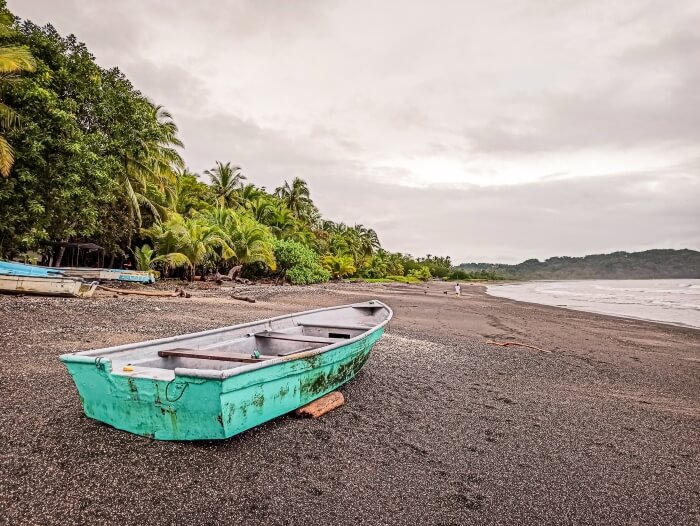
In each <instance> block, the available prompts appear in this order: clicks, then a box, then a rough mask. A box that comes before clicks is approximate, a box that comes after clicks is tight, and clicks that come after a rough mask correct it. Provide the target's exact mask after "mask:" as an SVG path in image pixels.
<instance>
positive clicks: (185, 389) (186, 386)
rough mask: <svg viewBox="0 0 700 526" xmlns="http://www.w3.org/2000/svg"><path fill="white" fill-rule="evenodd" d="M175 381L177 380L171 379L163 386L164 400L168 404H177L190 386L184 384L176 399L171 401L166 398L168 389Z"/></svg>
mask: <svg viewBox="0 0 700 526" xmlns="http://www.w3.org/2000/svg"><path fill="white" fill-rule="evenodd" d="M175 380H177V378H173V379H172V380H170V381H169V382H168V383H167V384H166V385H165V399H166V400H167V401H168V402H177V401H178V400H179V399H180V398H182V395H183V394H185V391H187V388H188V387H189V386H190V384H188V383H185V386H184V387H183V388H182V391H180V395H179V396H178V397H177V398H175V399H173V400H171V399H170V397H169V396H168V389H169V388H170V384H171V383H173V382H174V381H175Z"/></svg>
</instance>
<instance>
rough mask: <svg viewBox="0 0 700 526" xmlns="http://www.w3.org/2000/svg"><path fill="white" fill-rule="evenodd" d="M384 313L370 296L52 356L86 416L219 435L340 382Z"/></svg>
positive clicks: (181, 435) (170, 432)
mask: <svg viewBox="0 0 700 526" xmlns="http://www.w3.org/2000/svg"><path fill="white" fill-rule="evenodd" d="M391 317H392V311H391V309H390V308H389V307H388V306H387V305H385V304H384V303H382V302H380V301H377V300H373V301H367V302H363V303H355V304H352V305H342V306H338V307H330V308H325V309H317V310H312V311H307V312H301V313H296V314H288V315H285V316H279V317H276V318H270V319H267V320H262V321H257V322H253V323H247V324H243V325H236V326H233V327H224V328H221V329H214V330H209V331H204V332H199V333H194V334H185V335H182V336H175V337H172V338H164V339H160V340H153V341H148V342H143V343H133V344H129V345H120V346H118V347H110V348H106V349H97V350H91V351H83V352H77V353H71V354H64V355H62V356H61V357H60V359H61V361H62V362H63V363H64V364H65V365H66V367H67V369H68V372H69V373H70V374H71V376H72V377H73V381H74V382H75V385H76V387H77V388H78V393H79V394H80V400H81V402H82V405H83V410H84V411H85V414H86V415H87V416H88V417H90V418H94V419H95V420H99V421H101V422H104V423H106V424H109V425H111V426H113V427H115V428H117V429H121V430H124V431H129V432H131V433H135V434H138V435H142V436H147V437H151V438H155V439H158V440H211V439H224V438H229V437H231V436H233V435H236V434H238V433H241V432H242V431H245V430H246V429H250V428H252V427H254V426H257V425H259V424H262V423H263V422H266V421H268V420H271V419H273V418H275V417H277V416H280V415H283V414H285V413H288V412H290V411H293V410H295V409H297V408H299V407H301V406H303V405H306V404H308V403H309V402H312V401H313V400H315V399H317V398H320V397H321V396H323V395H325V394H327V393H330V392H331V391H334V390H336V389H338V387H340V386H341V385H343V384H344V383H346V382H347V381H348V380H350V379H351V378H353V377H354V376H355V375H356V374H357V373H358V371H359V370H360V369H361V368H362V366H363V365H364V364H365V362H366V361H367V359H368V358H369V355H370V351H371V350H372V347H373V346H374V344H375V343H376V342H377V340H379V338H380V337H381V336H382V334H383V332H384V328H385V326H386V324H387V323H389V320H390V319H391Z"/></svg>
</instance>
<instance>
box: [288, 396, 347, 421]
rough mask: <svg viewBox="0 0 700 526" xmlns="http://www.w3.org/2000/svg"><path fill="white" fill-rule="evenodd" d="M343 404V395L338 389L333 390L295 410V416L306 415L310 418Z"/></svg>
mask: <svg viewBox="0 0 700 526" xmlns="http://www.w3.org/2000/svg"><path fill="white" fill-rule="evenodd" d="M343 404H345V397H344V396H343V393H341V392H340V391H333V392H332V393H328V394H327V395H325V396H322V397H321V398H319V399H318V400H314V401H313V402H311V403H310V404H306V405H305V406H303V407H300V408H299V409H297V410H296V411H295V413H296V415H297V416H306V417H310V418H319V417H321V416H323V415H325V414H326V413H328V412H330V411H333V409H337V408H338V407H340V406H342V405H343Z"/></svg>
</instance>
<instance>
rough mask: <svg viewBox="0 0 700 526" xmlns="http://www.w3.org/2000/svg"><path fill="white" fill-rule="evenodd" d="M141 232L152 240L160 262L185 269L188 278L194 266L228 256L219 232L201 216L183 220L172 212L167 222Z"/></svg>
mask: <svg viewBox="0 0 700 526" xmlns="http://www.w3.org/2000/svg"><path fill="white" fill-rule="evenodd" d="M142 233H143V234H144V235H145V236H146V237H149V238H150V239H151V241H153V243H154V246H155V247H156V251H157V252H158V254H160V255H159V257H162V258H163V260H164V261H167V262H169V263H171V264H172V266H187V267H188V277H189V278H190V279H191V278H192V276H193V275H194V272H195V270H196V269H197V267H199V266H206V265H207V264H208V263H212V262H213V263H216V262H218V259H219V258H220V257H223V258H224V259H228V258H230V257H231V255H232V251H231V248H230V247H229V246H228V244H227V243H226V238H225V235H224V233H223V232H222V231H221V229H220V228H219V227H218V226H216V225H212V224H211V223H210V222H208V221H206V220H205V219H204V218H202V217H197V218H184V217H182V216H181V215H179V214H176V213H172V214H171V215H170V217H169V218H168V220H167V221H165V222H157V223H156V224H154V225H153V226H152V227H151V228H147V229H143V230H142ZM217 250H219V251H220V252H221V255H219V254H217V252H216V251H217Z"/></svg>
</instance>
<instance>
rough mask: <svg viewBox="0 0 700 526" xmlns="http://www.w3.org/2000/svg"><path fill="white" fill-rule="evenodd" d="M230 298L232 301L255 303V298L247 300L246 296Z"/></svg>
mask: <svg viewBox="0 0 700 526" xmlns="http://www.w3.org/2000/svg"><path fill="white" fill-rule="evenodd" d="M231 297H232V298H233V299H234V300H238V301H247V302H248V303H255V298H249V297H248V296H236V295H235V294H231Z"/></svg>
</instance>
